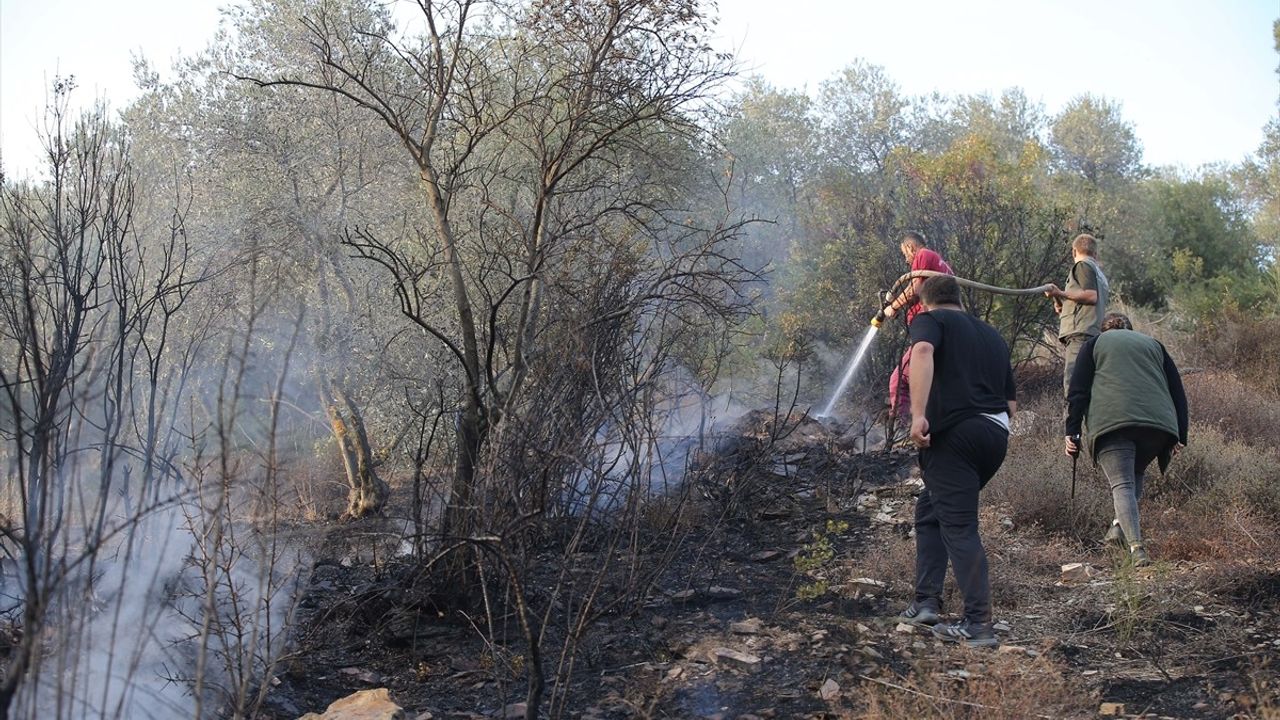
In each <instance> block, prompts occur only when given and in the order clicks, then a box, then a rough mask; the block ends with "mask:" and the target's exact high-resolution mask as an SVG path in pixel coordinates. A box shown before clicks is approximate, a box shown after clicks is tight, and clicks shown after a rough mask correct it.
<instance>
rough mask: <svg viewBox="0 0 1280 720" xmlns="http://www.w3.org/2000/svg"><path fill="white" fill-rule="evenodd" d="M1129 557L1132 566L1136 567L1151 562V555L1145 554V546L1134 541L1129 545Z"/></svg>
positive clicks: (1145, 565)
mask: <svg viewBox="0 0 1280 720" xmlns="http://www.w3.org/2000/svg"><path fill="white" fill-rule="evenodd" d="M1129 557H1130V559H1132V560H1133V566H1134V567H1136V568H1140V567H1147V566H1148V565H1150V564H1151V556H1150V555H1148V554H1147V547H1146V546H1145V545H1143V544H1142V543H1134V544H1133V545H1131V546H1130V547H1129Z"/></svg>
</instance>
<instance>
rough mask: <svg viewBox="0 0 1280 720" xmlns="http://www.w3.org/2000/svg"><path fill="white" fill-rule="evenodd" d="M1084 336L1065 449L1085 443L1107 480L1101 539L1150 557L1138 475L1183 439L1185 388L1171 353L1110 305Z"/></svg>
mask: <svg viewBox="0 0 1280 720" xmlns="http://www.w3.org/2000/svg"><path fill="white" fill-rule="evenodd" d="M1102 331H1103V332H1102V334H1101V335H1098V336H1097V337H1094V338H1093V339H1091V340H1089V341H1087V342H1086V343H1085V344H1084V347H1083V349H1081V351H1080V355H1079V357H1078V358H1077V359H1076V362H1075V368H1074V370H1073V372H1072V374H1071V385H1070V387H1069V389H1068V392H1067V428H1066V429H1067V437H1066V450H1067V454H1068V455H1071V456H1074V455H1075V454H1076V453H1078V452H1080V443H1079V442H1078V441H1079V440H1080V438H1081V437H1082V436H1083V444H1084V447H1085V449H1086V450H1087V451H1088V452H1089V454H1090V455H1091V456H1092V457H1093V461H1094V463H1095V464H1097V465H1099V466H1101V467H1102V472H1103V474H1104V475H1106V478H1107V482H1108V484H1110V486H1111V499H1112V503H1113V504H1114V506H1115V520H1114V521H1113V522H1112V530H1111V532H1109V533H1108V534H1107V539H1108V540H1113V541H1118V542H1120V543H1121V544H1126V543H1127V547H1128V549H1129V552H1130V554H1131V556H1132V558H1133V562H1134V564H1135V565H1139V566H1141V565H1146V564H1149V563H1150V557H1149V556H1148V555H1147V551H1146V546H1145V545H1144V543H1143V541H1142V529H1141V528H1140V527H1139V525H1138V499H1139V498H1141V497H1142V479H1143V474H1144V473H1145V472H1146V469H1147V466H1148V465H1150V464H1151V461H1152V460H1155V459H1159V463H1160V471H1161V472H1164V470H1165V468H1166V467H1168V465H1169V460H1170V458H1171V457H1172V456H1173V455H1174V454H1176V453H1177V451H1178V450H1179V449H1181V448H1182V447H1183V446H1184V445H1186V444H1187V396H1186V393H1185V392H1183V389H1182V376H1181V375H1180V374H1179V373H1178V366H1177V365H1175V364H1174V362H1173V358H1171V357H1169V353H1168V352H1166V351H1165V349H1164V346H1163V345H1161V344H1160V343H1159V342H1158V341H1156V340H1155V339H1154V338H1151V337H1148V336H1146V335H1143V334H1142V333H1138V332H1134V331H1133V325H1132V323H1130V322H1129V318H1128V317H1126V316H1124V315H1121V314H1119V313H1110V314H1108V315H1107V316H1106V318H1105V319H1104V320H1103V322H1102Z"/></svg>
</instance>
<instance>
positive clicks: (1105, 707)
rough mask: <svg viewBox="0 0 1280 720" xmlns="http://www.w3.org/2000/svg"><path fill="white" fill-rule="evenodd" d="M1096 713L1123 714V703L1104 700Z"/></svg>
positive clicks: (1108, 715)
mask: <svg viewBox="0 0 1280 720" xmlns="http://www.w3.org/2000/svg"><path fill="white" fill-rule="evenodd" d="M1098 714H1099V715H1105V716H1106V717H1117V716H1119V715H1124V703H1114V702H1104V703H1102V705H1101V706H1100V707H1099V708H1098Z"/></svg>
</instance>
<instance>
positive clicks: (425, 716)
mask: <svg viewBox="0 0 1280 720" xmlns="http://www.w3.org/2000/svg"><path fill="white" fill-rule="evenodd" d="M435 718H436V716H435V715H433V714H432V713H431V711H430V710H423V711H422V712H420V713H418V715H417V716H416V717H414V718H413V720H435Z"/></svg>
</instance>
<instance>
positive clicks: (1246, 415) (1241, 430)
mask: <svg viewBox="0 0 1280 720" xmlns="http://www.w3.org/2000/svg"><path fill="white" fill-rule="evenodd" d="M1182 383H1183V385H1184V386H1185V388H1186V391H1187V404H1188V405H1189V406H1190V408H1191V412H1192V414H1193V417H1195V419H1196V420H1197V421H1198V422H1200V423H1203V424H1205V425H1211V426H1213V427H1215V428H1216V429H1217V430H1219V431H1220V432H1221V433H1222V434H1223V435H1224V436H1225V437H1226V438H1228V439H1231V440H1242V441H1245V442H1250V443H1255V444H1258V445H1271V446H1273V447H1274V446H1275V444H1276V443H1275V437H1274V433H1275V429H1276V428H1280V402H1277V400H1276V399H1275V398H1272V397H1269V396H1268V395H1267V394H1266V393H1264V392H1259V388H1258V386H1257V384H1255V383H1250V382H1245V381H1243V380H1241V379H1240V378H1239V377H1237V376H1236V375H1234V374H1231V373H1225V372H1220V371H1206V372H1199V373H1193V374H1191V375H1184V376H1183V379H1182ZM1196 442H1198V441H1196Z"/></svg>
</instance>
